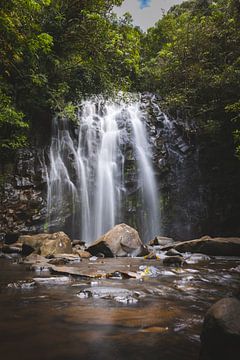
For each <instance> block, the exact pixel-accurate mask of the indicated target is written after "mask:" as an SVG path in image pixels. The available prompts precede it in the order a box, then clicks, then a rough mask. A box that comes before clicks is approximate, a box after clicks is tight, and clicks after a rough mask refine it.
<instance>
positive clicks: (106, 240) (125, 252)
mask: <svg viewBox="0 0 240 360" xmlns="http://www.w3.org/2000/svg"><path fill="white" fill-rule="evenodd" d="M87 251H88V252H90V254H92V255H98V254H100V253H102V254H104V255H105V256H106V257H114V256H129V255H131V256H142V255H147V253H148V251H147V250H146V248H145V247H144V245H143V243H142V241H141V239H140V237H139V235H138V232H137V231H136V230H135V229H133V228H132V227H130V226H128V225H126V224H119V225H116V226H114V228H113V229H111V230H109V231H108V232H107V233H106V234H104V235H103V236H101V237H100V238H99V239H98V240H96V241H95V242H94V243H93V245H91V246H90V247H89V248H88V249H87Z"/></svg>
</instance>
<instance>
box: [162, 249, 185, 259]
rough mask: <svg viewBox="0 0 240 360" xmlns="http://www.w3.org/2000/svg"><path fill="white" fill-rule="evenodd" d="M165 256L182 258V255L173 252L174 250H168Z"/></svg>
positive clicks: (175, 251)
mask: <svg viewBox="0 0 240 360" xmlns="http://www.w3.org/2000/svg"><path fill="white" fill-rule="evenodd" d="M166 255H167V256H181V257H182V254H181V253H180V252H179V251H177V250H175V249H170V250H168V251H167V252H166Z"/></svg>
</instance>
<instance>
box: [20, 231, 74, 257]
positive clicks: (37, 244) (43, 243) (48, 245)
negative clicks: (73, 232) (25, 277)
mask: <svg viewBox="0 0 240 360" xmlns="http://www.w3.org/2000/svg"><path fill="white" fill-rule="evenodd" d="M19 243H22V244H23V254H26V253H27V252H29V251H30V249H31V248H32V252H33V251H35V252H36V253H38V254H40V255H42V256H52V255H57V254H71V253H72V245H71V240H70V239H69V237H68V236H67V235H66V234H65V233H64V232H62V231H59V232H56V233H53V234H37V235H22V236H20V238H19Z"/></svg>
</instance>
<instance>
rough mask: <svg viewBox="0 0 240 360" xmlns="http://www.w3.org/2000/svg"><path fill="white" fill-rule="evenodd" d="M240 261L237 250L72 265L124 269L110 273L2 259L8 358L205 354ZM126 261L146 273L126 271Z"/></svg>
mask: <svg viewBox="0 0 240 360" xmlns="http://www.w3.org/2000/svg"><path fill="white" fill-rule="evenodd" d="M239 265H240V258H234V257H225V258H224V257H215V258H214V257H212V258H211V259H208V260H207V261H197V263H194V261H193V263H191V261H190V263H188V264H185V265H184V266H183V267H182V268H174V267H166V266H163V265H162V264H161V262H160V261H159V260H145V259H142V258H123V259H97V260H95V261H90V260H83V261H82V262H80V263H79V264H74V265H71V266H74V267H78V268H79V267H80V268H83V267H84V268H85V269H89V270H91V272H94V271H95V272H97V271H103V270H107V272H109V271H110V270H111V271H112V270H118V271H117V272H116V274H115V275H114V276H112V278H109V279H106V278H98V277H96V278H88V277H84V278H82V277H79V276H75V277H72V276H67V275H66V274H65V275H63V276H62V275H61V276H57V275H53V274H49V273H48V272H47V271H39V272H33V271H29V269H28V266H27V265H24V264H19V261H18V260H8V259H0V268H1V271H0V309H1V316H0V334H1V336H0V345H1V347H0V349H1V350H0V352H1V358H2V359H6V360H13V359H14V360H15V359H23V360H25V359H26V360H33V359H34V360H40V359H41V360H53V359H54V360H55V359H56V360H79V359H90V360H102V359H104V360H112V359H116V360H123V359H136V360H145V359H151V360H155V359H156V360H157V359H158V360H159V359H162V360H197V359H198V354H199V349H200V333H201V327H202V322H203V318H204V314H205V313H206V311H207V309H208V308H209V307H210V306H211V304H213V303H214V302H215V301H217V300H219V299H220V298H223V297H225V296H231V295H233V294H235V293H236V292H237V291H238V289H239V273H238V272H237V271H236V270H235V269H236V268H237V266H239ZM121 269H122V270H123V271H126V270H127V271H128V272H131V273H133V274H134V273H136V274H138V276H137V277H136V278H134V277H130V278H128V279H123V278H122V277H121V276H119V271H121ZM33 278H35V279H38V281H37V284H36V282H34V283H33V284H32V285H31V281H32V279H33ZM43 278H44V279H43ZM50 278H51V279H50ZM108 291H109V292H108ZM105 295H106V296H105Z"/></svg>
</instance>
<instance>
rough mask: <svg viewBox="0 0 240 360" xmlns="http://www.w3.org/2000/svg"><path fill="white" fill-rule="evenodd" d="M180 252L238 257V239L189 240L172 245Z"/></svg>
mask: <svg viewBox="0 0 240 360" xmlns="http://www.w3.org/2000/svg"><path fill="white" fill-rule="evenodd" d="M174 249H175V250H177V251H180V252H191V253H202V254H206V255H213V256H240V238H237V237H231V238H220V237H219V238H211V237H206V236H205V237H203V238H201V239H196V240H189V241H184V242H181V243H179V244H177V245H174Z"/></svg>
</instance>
